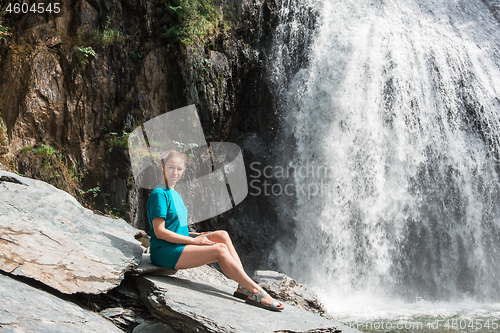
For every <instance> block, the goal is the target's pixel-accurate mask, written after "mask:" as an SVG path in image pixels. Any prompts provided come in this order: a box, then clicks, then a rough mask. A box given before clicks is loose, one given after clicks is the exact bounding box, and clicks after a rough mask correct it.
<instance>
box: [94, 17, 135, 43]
mask: <svg viewBox="0 0 500 333" xmlns="http://www.w3.org/2000/svg"><path fill="white" fill-rule="evenodd" d="M116 25H118V23H117V18H116V11H115V12H113V14H112V15H109V16H108V17H107V20H106V25H105V27H104V31H103V32H100V31H99V30H94V31H93V32H92V37H91V38H90V41H91V42H99V43H104V44H111V43H121V42H124V41H125V40H126V39H127V36H125V35H124V34H123V33H122V32H121V31H120V30H118V29H116V28H115V26H116Z"/></svg>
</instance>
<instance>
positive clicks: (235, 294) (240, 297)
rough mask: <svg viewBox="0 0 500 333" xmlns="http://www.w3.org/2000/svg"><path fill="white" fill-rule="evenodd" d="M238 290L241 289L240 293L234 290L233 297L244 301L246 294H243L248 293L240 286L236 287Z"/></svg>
mask: <svg viewBox="0 0 500 333" xmlns="http://www.w3.org/2000/svg"><path fill="white" fill-rule="evenodd" d="M238 289H241V291H242V292H241V293H240V292H239V291H238V290H236V291H235V292H234V293H233V296H234V297H237V298H239V299H242V300H246V299H247V298H248V296H247V294H245V292H247V293H250V292H249V291H248V290H246V289H245V288H243V286H242V285H241V284H239V285H238Z"/></svg>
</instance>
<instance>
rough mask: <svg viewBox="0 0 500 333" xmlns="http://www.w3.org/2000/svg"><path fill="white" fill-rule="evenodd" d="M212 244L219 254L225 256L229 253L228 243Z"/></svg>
mask: <svg viewBox="0 0 500 333" xmlns="http://www.w3.org/2000/svg"><path fill="white" fill-rule="evenodd" d="M212 246H213V247H215V250H216V251H217V254H218V255H219V256H224V255H226V254H229V249H228V248H227V245H226V244H224V243H217V244H215V245H212Z"/></svg>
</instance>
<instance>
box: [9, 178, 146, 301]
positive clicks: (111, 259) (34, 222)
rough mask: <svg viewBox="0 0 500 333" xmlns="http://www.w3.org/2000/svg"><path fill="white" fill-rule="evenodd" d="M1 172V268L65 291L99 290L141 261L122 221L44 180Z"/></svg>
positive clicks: (139, 251) (116, 281)
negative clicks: (84, 204) (96, 212)
mask: <svg viewBox="0 0 500 333" xmlns="http://www.w3.org/2000/svg"><path fill="white" fill-rule="evenodd" d="M1 176H3V177H4V178H3V179H4V181H0V252H1V253H2V255H1V256H0V263H1V265H0V269H1V270H3V271H5V272H7V273H10V274H14V275H21V276H26V277H30V278H33V279H35V280H38V281H40V282H43V283H44V284H46V285H48V286H50V287H52V288H54V289H57V290H59V291H61V292H62V293H66V294H72V293H77V292H82V293H102V292H106V291H108V290H110V289H112V288H114V287H116V286H118V285H119V284H120V282H121V281H122V280H123V277H124V273H125V272H126V271H127V270H129V269H131V268H133V267H135V266H137V265H138V264H139V262H140V259H141V255H142V248H141V246H140V244H139V242H137V241H136V240H135V239H134V234H135V232H136V230H135V229H134V228H133V227H131V226H129V225H128V224H127V223H126V222H125V221H124V220H120V219H113V218H109V217H105V216H99V215H96V214H94V213H92V211H90V210H88V209H85V208H83V207H82V206H81V205H80V204H79V203H78V202H77V201H76V200H75V198H73V197H72V196H71V195H69V194H68V193H66V192H64V191H61V190H58V189H56V188H55V187H53V186H51V185H49V184H47V183H44V182H41V181H36V180H33V179H29V178H25V177H20V176H17V175H15V174H12V173H8V172H4V171H0V177H1ZM5 177H10V178H14V179H16V180H17V182H13V181H9V180H8V178H5ZM20 183H22V184H20Z"/></svg>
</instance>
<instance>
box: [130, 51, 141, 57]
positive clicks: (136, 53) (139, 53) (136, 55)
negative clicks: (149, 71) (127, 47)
mask: <svg viewBox="0 0 500 333" xmlns="http://www.w3.org/2000/svg"><path fill="white" fill-rule="evenodd" d="M130 54H131V55H132V58H134V59H137V58H140V57H142V56H143V55H144V52H134V51H130Z"/></svg>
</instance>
